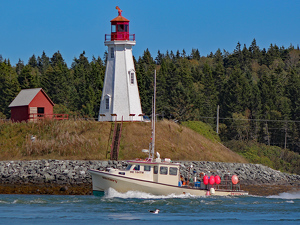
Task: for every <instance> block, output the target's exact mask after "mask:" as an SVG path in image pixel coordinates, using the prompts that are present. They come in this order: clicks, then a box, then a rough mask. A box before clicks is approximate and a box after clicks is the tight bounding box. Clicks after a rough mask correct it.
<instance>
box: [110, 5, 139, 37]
mask: <svg viewBox="0 0 300 225" xmlns="http://www.w3.org/2000/svg"><path fill="white" fill-rule="evenodd" d="M116 9H117V10H118V16H117V17H116V18H114V19H112V20H111V21H110V22H111V34H110V35H107V34H106V35H105V41H134V40H135V35H134V34H129V20H128V19H126V18H125V17H123V16H122V10H121V9H120V8H119V7H118V6H117V7H116Z"/></svg>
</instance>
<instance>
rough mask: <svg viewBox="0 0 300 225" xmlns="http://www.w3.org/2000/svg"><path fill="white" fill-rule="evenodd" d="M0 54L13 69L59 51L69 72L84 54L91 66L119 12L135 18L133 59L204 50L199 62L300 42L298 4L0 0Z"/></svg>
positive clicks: (289, 0)
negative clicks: (214, 55) (20, 62)
mask: <svg viewBox="0 0 300 225" xmlns="http://www.w3.org/2000/svg"><path fill="white" fill-rule="evenodd" d="M0 3H1V4H0V27H1V35H0V55H2V57H3V58H6V59H8V58H9V59H10V61H11V63H12V64H13V65H15V64H16V63H17V62H18V60H19V58H20V59H21V60H23V61H24V63H25V64H26V63H27V62H28V59H29V57H31V56H32V55H33V54H35V55H36V56H40V55H41V54H42V52H43V51H45V53H46V55H47V56H49V57H51V56H52V55H53V53H55V52H57V51H60V52H61V54H62V56H63V58H64V59H65V61H66V63H67V64H68V66H69V67H70V66H71V63H72V61H73V59H74V57H78V56H79V54H80V53H82V52H83V51H85V52H86V56H87V57H88V59H89V60H91V59H92V56H95V57H98V56H100V57H101V58H103V55H104V52H105V50H106V47H105V46H104V35H105V34H108V33H110V20H111V19H113V18H115V17H116V16H117V15H118V13H117V10H116V9H115V7H116V6H117V5H118V6H119V7H120V8H121V9H122V10H123V13H122V15H123V16H124V17H126V18H127V19H129V20H130V33H134V34H135V35H136V42H137V43H136V46H134V47H133V55H134V56H135V57H136V58H138V57H139V56H142V54H143V52H144V50H146V49H147V48H148V49H149V50H150V52H151V54H152V56H153V57H154V58H155V57H156V56H157V51H158V50H160V51H161V52H162V53H165V52H166V51H167V50H169V51H171V50H172V51H173V52H176V51H177V50H180V52H181V51H182V49H185V51H186V52H187V53H188V54H189V53H190V52H191V50H192V48H195V49H199V51H200V54H201V55H202V56H206V55H207V54H209V53H210V52H213V53H214V52H216V50H217V49H218V48H220V49H221V50H223V49H225V50H226V51H229V52H232V51H233V50H234V49H235V47H236V45H237V43H238V42H240V43H241V44H242V46H243V45H244V44H246V46H247V47H249V45H250V44H251V42H252V40H253V39H254V38H255V39H256V41H257V44H258V46H259V47H260V48H266V49H268V47H269V46H270V44H271V43H272V44H277V45H278V46H284V47H286V48H288V47H289V46H290V44H292V45H294V46H295V47H297V46H298V45H299V44H300V13H299V12H300V1H299V0H281V1H280V0H239V1H238V0H232V1H230V0H198V1H196V0H195V1H193V0H186V1H182V0H180V1H178V0H172V1H169V0H152V1H142V0H126V1H114V0H110V1H105V0H85V1H83V0H81V1H79V0H27V1H26V0H0Z"/></svg>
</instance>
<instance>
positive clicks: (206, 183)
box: [203, 175, 208, 185]
mask: <svg viewBox="0 0 300 225" xmlns="http://www.w3.org/2000/svg"><path fill="white" fill-rule="evenodd" d="M203 184H205V185H208V176H207V175H205V176H204V177H203Z"/></svg>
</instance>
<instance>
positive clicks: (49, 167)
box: [0, 160, 300, 195]
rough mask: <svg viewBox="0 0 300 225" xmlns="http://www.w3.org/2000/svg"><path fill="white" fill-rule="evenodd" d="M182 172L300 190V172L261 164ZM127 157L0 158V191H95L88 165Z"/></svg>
mask: <svg viewBox="0 0 300 225" xmlns="http://www.w3.org/2000/svg"><path fill="white" fill-rule="evenodd" d="M179 163H180V164H181V171H180V172H181V174H182V175H183V176H184V177H191V176H193V175H194V174H200V173H201V172H203V173H205V174H208V175H219V176H220V177H222V176H223V175H225V174H228V173H229V174H236V175H238V177H239V179H240V182H241V188H242V189H244V190H246V191H249V193H250V194H254V195H273V194H278V193H281V192H286V191H299V190H300V175H292V174H287V173H282V172H280V171H277V170H273V169H271V168H269V167H266V166H263V165H260V164H245V163H221V162H206V161H201V162H200V161H197V162H193V161H180V162H179ZM126 166H127V162H126V161H97V160H93V161H84V160H32V161H0V194H73V195H77V194H81V195H89V194H91V193H92V179H91V176H90V174H89V173H88V171H87V169H89V168H90V169H97V170H105V169H106V168H109V167H112V168H120V169H121V168H126Z"/></svg>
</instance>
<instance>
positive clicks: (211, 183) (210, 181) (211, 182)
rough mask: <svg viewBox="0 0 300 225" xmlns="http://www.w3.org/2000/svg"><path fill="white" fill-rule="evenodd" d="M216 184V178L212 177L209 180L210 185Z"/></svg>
mask: <svg viewBox="0 0 300 225" xmlns="http://www.w3.org/2000/svg"><path fill="white" fill-rule="evenodd" d="M214 183H215V177H214V176H210V178H209V184H210V185H213V184H214Z"/></svg>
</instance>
